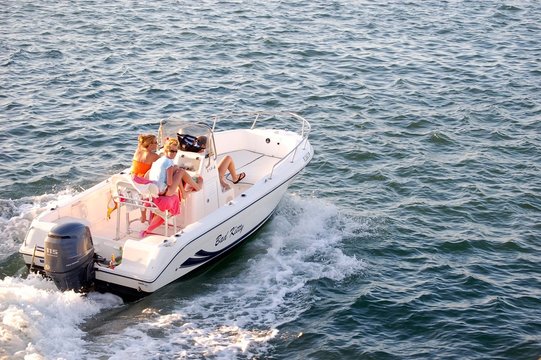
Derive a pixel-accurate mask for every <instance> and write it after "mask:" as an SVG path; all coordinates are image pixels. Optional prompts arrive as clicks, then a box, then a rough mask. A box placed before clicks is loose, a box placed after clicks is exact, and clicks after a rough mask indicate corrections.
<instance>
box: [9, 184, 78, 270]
mask: <svg viewBox="0 0 541 360" xmlns="http://www.w3.org/2000/svg"><path fill="white" fill-rule="evenodd" d="M74 194H75V191H74V190H73V189H66V190H64V191H61V192H60V193H57V194H45V195H41V196H35V197H28V198H21V199H17V200H3V199H0V261H2V260H4V259H6V258H7V257H8V256H10V255H12V254H13V253H16V252H17V251H18V250H19V246H21V243H22V242H23V240H24V237H25V235H26V232H27V231H28V228H29V227H30V223H31V222H32V220H33V219H34V218H35V217H36V216H38V215H39V214H40V213H42V212H43V211H45V209H47V208H49V207H51V206H53V204H54V203H56V202H58V201H64V200H65V199H69V198H71V197H73V195H74Z"/></svg>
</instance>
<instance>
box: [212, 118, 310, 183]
mask: <svg viewBox="0 0 541 360" xmlns="http://www.w3.org/2000/svg"><path fill="white" fill-rule="evenodd" d="M233 115H235V116H239V115H254V116H255V119H254V121H253V122H252V126H251V127H250V129H251V130H253V129H255V127H256V125H258V122H259V121H260V117H261V115H269V116H275V115H290V116H292V117H294V118H295V119H297V120H299V121H300V123H301V129H300V136H301V141H299V143H298V144H297V145H296V146H295V147H294V148H293V149H292V150H291V151H290V152H288V153H287V154H286V155H285V156H284V157H283V158H282V159H280V161H278V162H277V163H276V164H274V165H273V167H272V169H271V172H270V175H269V178H268V180H271V179H272V175H273V174H274V169H275V168H276V166H277V165H279V164H281V163H282V162H283V161H284V160H285V159H287V158H288V157H289V156H291V162H293V161H295V156H296V155H297V150H298V149H299V147H300V146H301V144H304V145H303V146H304V147H303V150H305V149H306V144H308V135H309V134H310V131H311V130H312V127H311V125H310V123H309V122H308V121H307V120H306V119H305V118H303V117H302V116H300V115H298V114H295V113H293V112H288V111H284V112H255V113H244V114H242V113H241V114H239V113H230V114H222V115H215V116H214V117H213V118H214V119H213V124H212V131H213V132H214V129H215V128H216V124H217V122H218V120H219V119H220V118H222V119H223V118H227V117H229V116H233ZM292 154H293V155H292Z"/></svg>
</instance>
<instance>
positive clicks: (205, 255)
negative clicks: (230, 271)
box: [180, 210, 274, 268]
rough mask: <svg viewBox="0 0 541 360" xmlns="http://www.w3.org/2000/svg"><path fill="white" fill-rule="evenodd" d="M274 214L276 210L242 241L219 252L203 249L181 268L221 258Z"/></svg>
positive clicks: (246, 236)
mask: <svg viewBox="0 0 541 360" xmlns="http://www.w3.org/2000/svg"><path fill="white" fill-rule="evenodd" d="M272 214H274V210H273V211H272V212H271V213H270V214H269V216H267V217H266V218H265V219H263V221H261V222H260V223H259V224H257V225H256V226H255V227H254V228H253V229H252V230H251V231H250V232H249V233H248V234H246V235H244V236H243V237H241V238H240V239H238V240H237V241H235V242H234V243H232V244H230V245H228V246H226V247H225V248H223V249H221V250H218V251H206V250H203V249H201V250H199V251H198V252H196V253H195V254H194V256H193V257H190V258H188V259H187V260H186V261H184V262H183V263H182V264H181V265H180V267H181V268H187V267H191V266H196V265H200V264H203V263H205V262H207V261H210V260H212V259H214V258H216V257H218V256H220V255H221V254H223V253H225V252H227V251H229V250H231V249H232V248H233V247H235V246H236V245H238V244H239V243H241V242H242V241H244V240H245V239H246V238H248V237H249V236H250V235H252V234H253V233H254V232H255V231H256V230H257V229H259V228H260V227H261V226H262V225H263V224H264V223H265V222H267V220H268V219H269V218H270V217H271V216H272Z"/></svg>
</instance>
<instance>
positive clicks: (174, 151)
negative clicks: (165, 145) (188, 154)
mask: <svg viewBox="0 0 541 360" xmlns="http://www.w3.org/2000/svg"><path fill="white" fill-rule="evenodd" d="M168 151H169V152H170V153H174V154H176V153H177V152H178V150H171V149H169V150H168Z"/></svg>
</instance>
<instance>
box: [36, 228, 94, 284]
mask: <svg viewBox="0 0 541 360" xmlns="http://www.w3.org/2000/svg"><path fill="white" fill-rule="evenodd" d="M44 270H45V273H46V274H47V276H49V277H50V278H51V279H52V280H53V281H54V283H55V285H56V287H57V288H58V289H60V290H62V291H65V290H75V291H80V290H86V289H87V288H88V287H90V285H92V283H93V282H94V276H95V272H94V245H93V244H92V236H91V234H90V229H89V228H88V226H86V225H84V224H82V223H79V222H69V223H65V224H60V225H56V226H55V227H53V228H52V229H51V230H50V231H49V235H48V236H47V239H45V266H44Z"/></svg>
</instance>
